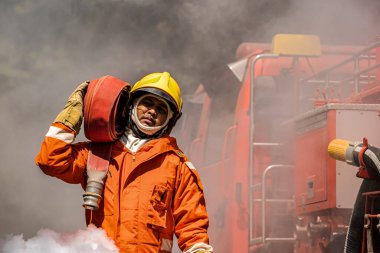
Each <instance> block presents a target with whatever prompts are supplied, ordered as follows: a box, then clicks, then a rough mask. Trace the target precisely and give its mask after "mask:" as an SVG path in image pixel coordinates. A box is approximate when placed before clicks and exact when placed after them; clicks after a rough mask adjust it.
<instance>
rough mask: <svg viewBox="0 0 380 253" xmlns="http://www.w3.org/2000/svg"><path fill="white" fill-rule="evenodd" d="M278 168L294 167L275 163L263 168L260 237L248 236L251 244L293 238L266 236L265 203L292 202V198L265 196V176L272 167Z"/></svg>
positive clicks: (290, 239)
mask: <svg viewBox="0 0 380 253" xmlns="http://www.w3.org/2000/svg"><path fill="white" fill-rule="evenodd" d="M278 168H287V169H292V168H294V166H293V165H286V164H276V165H269V166H268V167H267V168H266V169H265V170H264V173H263V175H262V179H261V237H258V238H252V237H251V238H250V243H251V244H261V243H262V244H264V243H265V242H268V241H293V240H294V238H285V237H284V238H281V237H279V238H269V237H266V235H265V233H266V231H265V230H266V221H265V218H266V216H265V213H266V203H267V202H278V203H284V202H294V199H282V200H280V199H267V198H266V183H265V181H266V177H267V175H268V173H269V172H270V171H271V170H273V169H278ZM250 226H253V224H250Z"/></svg>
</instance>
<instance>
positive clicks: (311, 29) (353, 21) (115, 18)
mask: <svg viewBox="0 0 380 253" xmlns="http://www.w3.org/2000/svg"><path fill="white" fill-rule="evenodd" d="M379 14H380V1H378V0H361V1H359V0H357V1H354V0H330V1H327V0H326V1H323V0H320V1H309V0H298V1H295V0H266V1H265V0H230V1H228V0H209V1H185V0H183V1H180V0H177V1H169V0H160V1H154V0H130V1H127V0H124V1H121V0H120V1H116V0H34V1H26V0H2V1H0V108H1V109H0V120H1V123H0V134H1V149H0V151H1V152H0V238H1V237H3V236H5V234H9V233H13V234H21V233H23V234H24V235H25V236H26V237H29V236H33V235H35V233H36V231H38V230H39V229H40V228H43V227H45V228H51V229H53V230H56V231H71V230H75V229H77V228H82V227H84V225H85V224H84V218H83V210H82V209H83V208H82V207H81V201H82V200H81V198H82V197H81V194H82V190H81V188H80V186H77V185H75V186H72V185H67V184H65V183H63V182H61V181H59V180H57V179H54V178H50V177H47V176H45V175H44V174H42V172H41V171H40V170H39V169H38V168H37V167H36V166H35V165H34V157H35V155H36V154H37V152H38V150H39V146H40V143H41V141H42V139H43V136H44V135H45V133H46V131H47V130H48V128H49V126H50V124H51V122H52V120H53V119H54V118H55V116H56V114H57V113H58V112H59V111H60V110H61V109H62V107H63V105H64V104H65V101H66V98H67V97H68V95H69V94H70V93H71V91H72V90H73V89H74V88H75V87H76V86H77V85H78V84H79V83H81V82H82V81H83V80H88V79H95V78H97V77H99V76H102V75H105V74H110V75H115V76H117V77H119V78H121V79H124V80H126V81H128V82H130V83H131V84H133V83H134V82H135V81H137V80H138V79H139V78H140V77H142V76H143V75H145V74H148V73H150V72H158V71H160V72H161V71H169V72H171V73H172V74H173V76H174V77H175V78H176V79H177V81H178V82H179V83H180V85H181V87H182V92H183V94H185V95H186V94H190V93H192V92H193V91H194V90H195V88H196V85H197V84H198V83H199V82H201V81H202V80H203V79H205V78H207V77H208V73H210V72H212V71H213V70H214V69H215V68H219V67H220V66H223V65H225V64H226V63H229V62H233V61H235V60H236V59H235V51H236V48H237V46H238V45H239V44H240V43H241V42H247V41H252V42H253V41H254V42H270V40H271V38H272V36H273V35H274V34H276V33H307V34H317V35H319V36H320V38H321V41H322V43H323V44H344V45H366V44H368V43H370V42H371V41H373V40H374V39H375V38H376V36H377V35H380V29H379V28H380V26H379V19H380V15H379ZM184 107H185V108H186V102H185V105H184ZM80 138H83V137H80ZM209 201H212V200H209Z"/></svg>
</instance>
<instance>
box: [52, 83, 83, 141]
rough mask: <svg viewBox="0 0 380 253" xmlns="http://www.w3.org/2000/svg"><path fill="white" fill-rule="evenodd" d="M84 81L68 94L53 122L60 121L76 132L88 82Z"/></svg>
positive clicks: (80, 123)
mask: <svg viewBox="0 0 380 253" xmlns="http://www.w3.org/2000/svg"><path fill="white" fill-rule="evenodd" d="M89 83H90V82H89V81H86V82H84V83H82V84H80V85H79V86H78V87H77V88H76V89H75V91H74V92H73V93H72V94H71V95H70V97H69V99H68V100H67V103H66V105H65V107H64V108H63V110H62V111H61V112H60V113H59V114H58V116H57V118H55V120H54V123H58V122H59V123H62V124H64V125H65V126H67V127H69V128H70V129H72V130H74V131H75V134H78V133H79V131H80V127H81V125H82V120H83V100H84V95H85V94H86V91H87V87H88V84H89Z"/></svg>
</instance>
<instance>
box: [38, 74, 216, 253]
mask: <svg viewBox="0 0 380 253" xmlns="http://www.w3.org/2000/svg"><path fill="white" fill-rule="evenodd" d="M86 89H87V84H86V83H84V84H82V85H80V86H79V87H78V88H77V90H76V91H74V93H73V95H72V96H70V98H69V101H68V103H67V104H66V106H65V109H64V110H63V111H62V112H61V113H60V114H59V115H58V117H57V118H56V120H55V121H54V123H53V124H52V125H51V127H50V128H49V131H48V133H47V134H46V136H45V138H44V141H43V143H42V146H41V149H40V152H39V154H38V155H37V157H36V164H37V165H38V166H39V167H40V168H41V170H42V171H43V172H44V173H45V174H47V175H50V176H54V177H57V178H59V179H61V180H63V181H65V182H68V183H76V184H78V183H81V184H82V186H84V185H85V182H86V177H87V176H86V163H87V157H88V152H89V148H90V142H79V143H75V144H74V143H73V142H74V139H75V136H76V135H77V134H78V133H79V130H80V126H81V121H82V118H83V116H82V115H83V97H84V94H85V92H86ZM128 109H129V117H128V124H127V127H126V131H125V132H124V134H123V135H122V136H121V137H120V138H119V139H118V140H116V141H115V142H114V144H113V146H112V152H111V158H110V165H109V169H108V173H107V177H106V179H105V187H104V192H103V196H102V197H103V199H102V201H101V203H100V207H99V209H98V210H96V211H90V210H86V222H87V224H90V223H92V224H94V225H96V226H97V227H102V228H103V229H104V230H105V231H106V232H107V235H108V236H109V237H110V238H112V239H113V240H114V241H115V244H116V245H117V246H118V247H119V249H120V252H128V253H130V252H152V253H153V252H160V253H166V252H171V251H172V245H173V241H172V240H173V233H174V234H175V235H176V236H177V238H178V246H179V248H180V249H181V250H182V251H183V252H185V253H207V252H212V247H211V246H210V245H209V239H208V234H207V229H208V215H207V212H206V207H205V199H204V195H203V188H202V184H201V181H200V178H199V175H198V173H197V171H196V169H195V168H194V166H193V165H192V164H191V163H190V162H189V161H188V159H187V157H186V156H185V155H184V154H183V153H182V152H181V150H180V149H179V148H178V146H177V144H176V140H175V138H173V137H170V136H169V134H170V132H171V130H172V128H173V127H174V126H175V124H176V121H177V120H178V119H179V117H180V116H181V110H182V98H181V94H180V88H179V86H178V84H177V82H176V81H175V80H174V78H173V77H171V76H170V74H169V73H168V72H163V73H152V74H149V75H147V76H145V77H143V78H142V79H141V80H140V81H138V82H137V83H136V84H135V85H134V86H133V87H132V89H131V91H130V100H129V103H128Z"/></svg>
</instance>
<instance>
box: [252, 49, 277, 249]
mask: <svg viewBox="0 0 380 253" xmlns="http://www.w3.org/2000/svg"><path fill="white" fill-rule="evenodd" d="M252 57H254V58H253V60H252V62H250V75H251V76H250V93H249V94H250V99H249V102H250V104H249V118H250V125H249V126H250V128H249V143H250V145H249V150H248V151H249V165H248V170H249V173H248V174H249V187H250V189H251V187H252V186H253V146H254V145H253V143H254V142H253V134H254V129H255V125H254V113H253V111H254V101H253V99H254V87H255V65H256V63H257V62H258V61H259V60H261V59H271V58H278V57H279V55H278V54H266V53H265V54H260V55H255V56H252ZM252 210H253V192H252V191H251V190H249V241H250V242H251V241H252V235H253V231H252V230H253V225H252V224H253V217H252V216H253V215H252Z"/></svg>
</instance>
